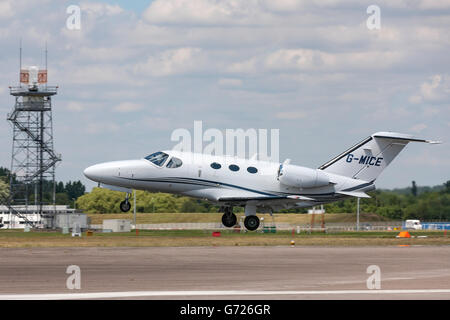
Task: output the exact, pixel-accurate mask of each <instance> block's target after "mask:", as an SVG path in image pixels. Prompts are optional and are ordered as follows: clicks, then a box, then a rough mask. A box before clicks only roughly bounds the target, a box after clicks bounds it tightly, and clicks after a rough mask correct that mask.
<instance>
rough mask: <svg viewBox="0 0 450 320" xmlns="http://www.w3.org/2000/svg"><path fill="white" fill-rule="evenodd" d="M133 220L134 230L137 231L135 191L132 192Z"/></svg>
mask: <svg viewBox="0 0 450 320" xmlns="http://www.w3.org/2000/svg"><path fill="white" fill-rule="evenodd" d="M133 206H134V208H133V216H134V217H133V219H134V229H135V230H137V228H136V190H133Z"/></svg>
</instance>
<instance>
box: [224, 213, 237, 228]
mask: <svg viewBox="0 0 450 320" xmlns="http://www.w3.org/2000/svg"><path fill="white" fill-rule="evenodd" d="M236 223H237V217H236V215H235V214H234V213H232V212H231V213H224V214H223V216H222V224H223V225H224V226H225V227H227V228H231V227H234V226H235V225H236Z"/></svg>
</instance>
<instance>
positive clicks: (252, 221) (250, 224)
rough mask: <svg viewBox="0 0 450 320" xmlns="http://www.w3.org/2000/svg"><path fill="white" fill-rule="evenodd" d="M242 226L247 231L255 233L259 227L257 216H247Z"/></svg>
mask: <svg viewBox="0 0 450 320" xmlns="http://www.w3.org/2000/svg"><path fill="white" fill-rule="evenodd" d="M244 226H245V227H246V228H247V230H249V231H255V230H256V229H258V227H259V218H258V217H257V216H247V217H245V220H244Z"/></svg>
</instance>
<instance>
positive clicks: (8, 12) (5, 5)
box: [0, 1, 14, 19]
mask: <svg viewBox="0 0 450 320" xmlns="http://www.w3.org/2000/svg"><path fill="white" fill-rule="evenodd" d="M13 15H14V10H13V4H12V3H11V2H9V1H2V2H0V18H2V19H6V18H11V17H12V16H13Z"/></svg>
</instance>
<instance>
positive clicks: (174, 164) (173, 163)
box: [166, 157, 183, 168]
mask: <svg viewBox="0 0 450 320" xmlns="http://www.w3.org/2000/svg"><path fill="white" fill-rule="evenodd" d="M182 164H183V161H181V159H178V158H175V157H172V159H170V161H169V162H168V163H167V166H166V167H167V168H178V167H181V165H182Z"/></svg>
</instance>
